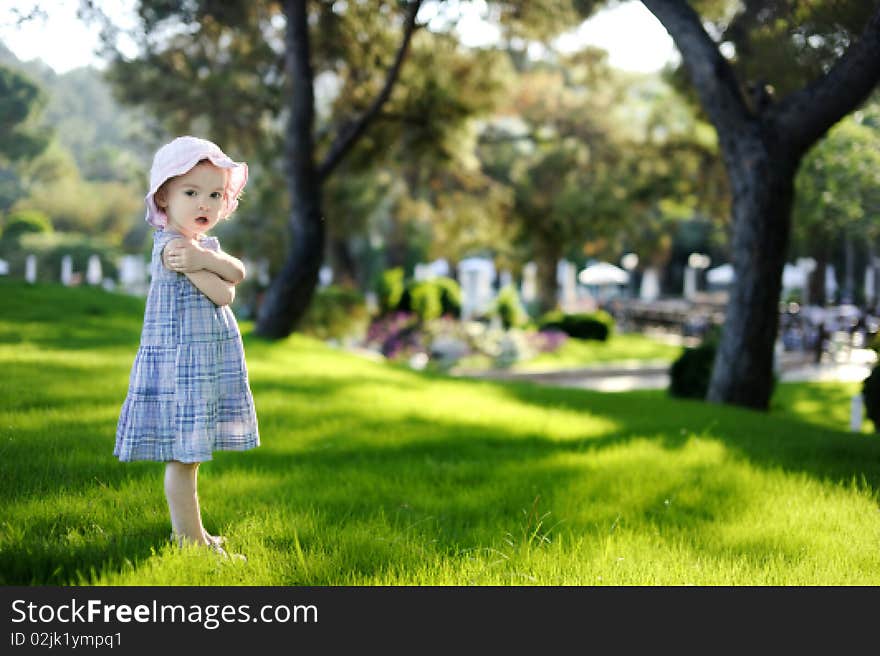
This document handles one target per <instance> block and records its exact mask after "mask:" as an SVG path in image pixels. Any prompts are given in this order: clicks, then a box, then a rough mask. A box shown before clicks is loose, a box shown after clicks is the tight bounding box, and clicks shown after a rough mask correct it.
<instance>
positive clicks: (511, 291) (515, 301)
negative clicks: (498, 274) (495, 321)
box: [488, 285, 528, 330]
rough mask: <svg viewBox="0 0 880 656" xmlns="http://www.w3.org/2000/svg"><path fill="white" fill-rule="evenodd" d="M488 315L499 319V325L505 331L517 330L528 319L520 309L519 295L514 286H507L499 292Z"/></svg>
mask: <svg viewBox="0 0 880 656" xmlns="http://www.w3.org/2000/svg"><path fill="white" fill-rule="evenodd" d="M488 314H489V316H497V317H498V318H499V319H501V325H503V326H504V328H505V330H509V329H511V328H518V327H520V326H522V325H524V324H525V322H526V320H527V319H528V315H527V314H526V312H525V311H524V310H523V309H522V306H521V304H520V299H519V294H518V293H517V291H516V287H515V286H514V285H507V286H505V287H503V288H502V289H501V290H499V292H498V296H496V298H495V301H494V302H493V304H492V307H491V308H490V309H489V312H488Z"/></svg>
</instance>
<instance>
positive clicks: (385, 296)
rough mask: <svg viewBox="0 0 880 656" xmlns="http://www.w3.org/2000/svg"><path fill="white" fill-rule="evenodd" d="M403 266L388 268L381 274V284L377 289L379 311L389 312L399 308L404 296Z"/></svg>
mask: <svg viewBox="0 0 880 656" xmlns="http://www.w3.org/2000/svg"><path fill="white" fill-rule="evenodd" d="M403 291H404V284H403V268H401V267H395V268H393V269H387V270H385V271H383V272H382V275H381V276H379V285H378V289H377V290H376V293H377V296H378V297H379V313H380V314H383V315H384V314H387V313H389V312H392V311H393V310H395V309H397V307H398V306H399V305H400V301H401V298H402V297H403Z"/></svg>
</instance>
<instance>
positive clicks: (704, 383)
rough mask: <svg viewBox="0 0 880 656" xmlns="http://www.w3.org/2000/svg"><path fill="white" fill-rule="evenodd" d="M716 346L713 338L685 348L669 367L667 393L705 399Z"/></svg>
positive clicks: (716, 343)
mask: <svg viewBox="0 0 880 656" xmlns="http://www.w3.org/2000/svg"><path fill="white" fill-rule="evenodd" d="M717 348H718V342H717V340H716V339H714V338H712V339H706V340H704V341H703V343H702V344H700V345H699V346H696V347H694V348H686V349H685V350H684V352H683V353H682V354H681V356H679V358H678V359H677V360H676V361H675V362H673V363H672V366H671V367H670V369H669V379H670V380H669V394H670V395H671V396H678V397H682V398H691V399H705V398H706V392H707V391H708V390H709V378H710V377H711V375H712V364H713V363H714V362H715V352H716V350H717Z"/></svg>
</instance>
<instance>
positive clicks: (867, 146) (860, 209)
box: [793, 103, 880, 256]
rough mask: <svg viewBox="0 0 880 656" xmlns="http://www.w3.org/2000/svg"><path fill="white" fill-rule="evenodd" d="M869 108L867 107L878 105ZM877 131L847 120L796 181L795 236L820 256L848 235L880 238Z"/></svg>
mask: <svg viewBox="0 0 880 656" xmlns="http://www.w3.org/2000/svg"><path fill="white" fill-rule="evenodd" d="M877 106H878V103H872V104H869V106H868V108H869V109H870V108H871V107H877ZM878 144H880V128H878V127H877V126H871V125H870V124H868V123H867V122H860V120H859V115H858V114H856V115H854V116H848V117H846V118H844V119H843V120H842V121H841V122H840V123H838V124H837V125H835V126H834V127H833V128H832V129H831V130H830V131H829V132H828V134H827V135H826V136H825V138H824V139H822V140H821V141H820V142H819V143H818V144H816V145H815V146H814V147H813V148H812V149H811V150H810V151H809V152H808V153H807V155H806V157H805V158H804V160H803V162H802V164H801V167H800V169H799V171H798V174H797V177H796V179H795V184H796V187H797V194H796V196H795V205H794V211H793V216H794V218H795V220H794V221H793V237H794V241H795V244H796V245H797V246H799V247H800V249H801V250H802V251H803V252H806V253H807V254H810V255H814V256H816V255H820V254H822V253H823V252H824V251H826V249H828V248H830V247H832V246H833V244H834V243H835V241H836V240H837V239H838V238H839V237H840V235H841V234H844V233H846V232H849V233H850V234H852V233H859V234H864V235H868V236H869V237H870V238H873V239H876V238H877V237H878V236H880V221H878V217H877V213H876V212H872V211H871V208H873V207H878V206H880V148H878Z"/></svg>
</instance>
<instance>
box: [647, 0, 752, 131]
mask: <svg viewBox="0 0 880 656" xmlns="http://www.w3.org/2000/svg"><path fill="white" fill-rule="evenodd" d="M642 4H643V5H645V7H646V8H647V9H648V10H649V11H650V12H651V13H652V14H654V16H656V17H657V19H658V20H659V21H660V22H661V23H662V24H663V27H665V28H666V31H667V32H669V35H670V36H671V37H672V39H673V40H674V41H675V45H676V47H677V48H678V51H679V52H680V53H681V57H682V60H683V61H684V64H685V66H687V68H688V71H689V72H690V76H691V80H692V82H693V84H694V88H695V89H696V91H697V94H698V95H699V97H700V103H701V104H702V105H703V109H705V110H706V113H707V114H708V115H709V118H710V120H711V121H712V124H713V125H714V126H715V129H716V130H717V131H718V135H719V138H721V139H722V143H723V139H724V136H725V135H730V134H735V133H736V132H739V131H740V129H742V128H743V127H744V126H745V123H747V122H748V121H749V120H750V119H751V112H750V111H749V108H748V106H747V105H746V102H745V100H744V99H743V96H742V93H741V91H740V87H739V83H738V82H737V79H736V74H735V73H734V72H733V68H731V66H730V64H728V62H727V60H725V59H724V57H722V56H721V53H720V52H719V51H718V46H716V45H715V42H714V41H712V39H711V38H710V37H709V35H708V34H707V33H706V30H704V29H703V25H702V23H701V21H700V16H699V15H698V14H697V12H695V11H694V10H693V9H691V7H690V6H689V5H688V3H687V2H686V1H685V0H642Z"/></svg>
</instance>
